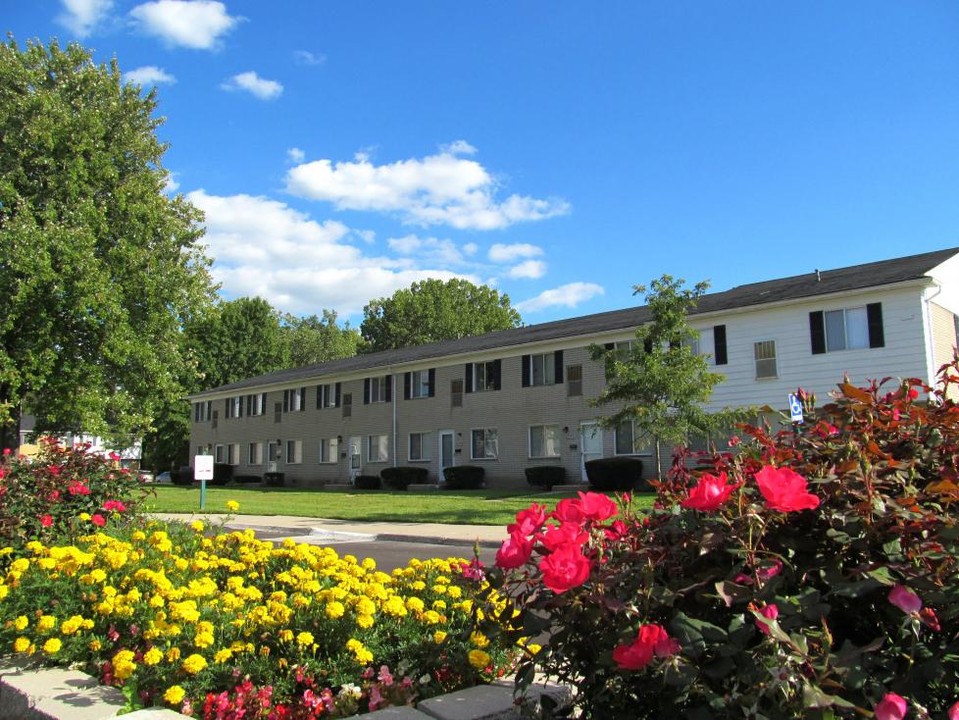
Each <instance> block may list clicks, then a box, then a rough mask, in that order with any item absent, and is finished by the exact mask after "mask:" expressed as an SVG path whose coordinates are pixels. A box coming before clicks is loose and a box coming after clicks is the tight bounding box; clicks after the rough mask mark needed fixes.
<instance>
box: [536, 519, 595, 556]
mask: <svg viewBox="0 0 959 720" xmlns="http://www.w3.org/2000/svg"><path fill="white" fill-rule="evenodd" d="M540 539H541V541H542V543H543V546H544V547H545V548H546V549H547V550H549V551H551V552H552V551H553V550H558V549H559V548H561V547H563V546H564V545H575V546H576V547H580V546H582V545H583V544H584V543H585V542H586V541H587V540H588V539H589V533H587V532H584V531H583V528H582V527H581V526H580V525H579V524H578V523H568V522H564V523H563V524H562V525H550V526H549V527H548V528H546V532H545V533H543V536H542V537H541V538H540Z"/></svg>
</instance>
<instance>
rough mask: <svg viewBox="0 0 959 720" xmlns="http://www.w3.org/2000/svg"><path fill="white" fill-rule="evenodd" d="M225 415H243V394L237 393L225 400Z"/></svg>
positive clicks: (236, 416) (237, 416)
mask: <svg viewBox="0 0 959 720" xmlns="http://www.w3.org/2000/svg"><path fill="white" fill-rule="evenodd" d="M223 417H225V418H227V419H229V418H241V417H243V396H242V395H237V396H236V397H231V398H227V399H226V400H225V407H224V415H223Z"/></svg>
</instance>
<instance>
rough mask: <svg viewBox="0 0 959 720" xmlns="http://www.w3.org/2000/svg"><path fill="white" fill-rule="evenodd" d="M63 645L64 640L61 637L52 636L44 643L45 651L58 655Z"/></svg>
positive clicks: (48, 653)
mask: <svg viewBox="0 0 959 720" xmlns="http://www.w3.org/2000/svg"><path fill="white" fill-rule="evenodd" d="M62 647H63V641H62V640H60V638H55V637H54V638H50V639H48V640H47V641H46V642H45V643H43V652H45V653H46V654H47V655H56V654H57V653H58V652H60V649H61V648H62Z"/></svg>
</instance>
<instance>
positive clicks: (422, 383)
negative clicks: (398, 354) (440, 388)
mask: <svg viewBox="0 0 959 720" xmlns="http://www.w3.org/2000/svg"><path fill="white" fill-rule="evenodd" d="M435 385H436V371H435V370H415V371H413V372H408V373H406V374H404V376H403V397H404V398H406V399H407V400H410V399H412V398H425V397H433V393H434V390H433V388H434V387H435Z"/></svg>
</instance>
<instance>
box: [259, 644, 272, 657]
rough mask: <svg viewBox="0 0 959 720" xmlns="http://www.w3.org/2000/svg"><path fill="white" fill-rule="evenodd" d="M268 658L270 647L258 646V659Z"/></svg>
mask: <svg viewBox="0 0 959 720" xmlns="http://www.w3.org/2000/svg"><path fill="white" fill-rule="evenodd" d="M269 656H270V646H269V645H261V646H260V657H269Z"/></svg>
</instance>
